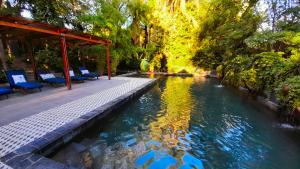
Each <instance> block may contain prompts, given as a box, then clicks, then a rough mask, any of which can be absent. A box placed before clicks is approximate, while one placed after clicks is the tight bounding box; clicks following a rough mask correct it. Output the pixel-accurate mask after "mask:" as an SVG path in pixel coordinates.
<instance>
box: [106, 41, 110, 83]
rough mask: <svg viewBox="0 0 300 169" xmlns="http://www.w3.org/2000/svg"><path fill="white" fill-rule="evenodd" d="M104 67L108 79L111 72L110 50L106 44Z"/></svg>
mask: <svg viewBox="0 0 300 169" xmlns="http://www.w3.org/2000/svg"><path fill="white" fill-rule="evenodd" d="M106 68H107V76H108V80H110V78H111V74H110V51H109V45H107V46H106Z"/></svg>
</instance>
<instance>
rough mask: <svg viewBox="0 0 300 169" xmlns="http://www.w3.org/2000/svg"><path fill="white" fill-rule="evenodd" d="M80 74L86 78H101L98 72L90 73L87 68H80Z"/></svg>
mask: <svg viewBox="0 0 300 169" xmlns="http://www.w3.org/2000/svg"><path fill="white" fill-rule="evenodd" d="M79 72H80V73H81V76H83V77H86V78H97V79H98V77H99V74H98V73H96V72H89V70H87V69H86V68H85V67H79Z"/></svg>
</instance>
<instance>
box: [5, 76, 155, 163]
mask: <svg viewBox="0 0 300 169" xmlns="http://www.w3.org/2000/svg"><path fill="white" fill-rule="evenodd" d="M102 81H107V82H108V83H107V84H109V83H111V84H112V85H111V87H109V85H108V86H106V88H105V87H104V88H105V89H102V90H95V89H94V88H93V87H95V85H91V88H89V87H86V88H84V90H82V91H80V89H78V91H80V92H79V93H82V96H80V95H78V94H76V93H77V92H76V88H74V89H73V90H72V91H67V92H66V93H68V92H70V93H73V94H66V97H68V98H69V99H64V98H63V96H61V95H60V94H59V93H52V95H53V97H51V96H48V97H50V98H52V99H53V98H54V99H53V100H52V101H53V102H54V103H56V102H61V103H62V104H60V105H58V106H53V105H55V104H50V106H49V105H48V106H44V108H40V109H39V110H42V111H41V112H39V113H36V114H33V115H30V116H28V117H25V118H23V119H21V120H17V121H14V122H12V123H9V124H7V125H3V126H1V127H0V157H3V156H5V155H7V154H9V153H11V152H13V151H15V150H17V149H18V148H20V147H22V146H24V145H27V144H28V143H30V142H32V141H34V140H36V139H39V138H41V137H43V136H45V135H46V134H47V133H50V132H52V131H54V130H56V129H58V128H60V127H61V126H63V125H65V124H67V123H70V122H72V121H73V120H75V119H78V118H79V117H82V116H84V115H85V114H87V113H89V112H91V111H93V110H95V109H97V108H99V107H101V106H102V105H105V104H106V103H108V102H111V101H113V100H115V99H117V98H119V97H121V96H123V95H126V94H128V93H130V92H131V91H134V90H135V89H137V88H139V87H141V86H144V85H145V84H147V83H151V82H153V81H154V79H148V78H128V77H114V78H113V80H111V81H108V80H103V79H102ZM118 82H120V83H118ZM89 83H91V84H92V83H99V84H100V83H101V80H99V81H96V82H87V83H85V85H86V86H88V85H89ZM113 84H114V85H113ZM80 85H83V84H79V86H80ZM97 86H98V87H99V85H97ZM100 87H101V86H100ZM41 93H42V92H41ZM56 95H57V96H56ZM24 97H25V96H24ZM28 97H31V96H28ZM57 97H58V98H57ZM37 99H38V98H37ZM60 100H61V101H60ZM48 101H49V100H48ZM16 104H19V103H16ZM20 104H22V103H20ZM12 106H13V105H12ZM45 107H46V108H45ZM50 107H52V108H50ZM48 108H49V109H48ZM24 109H27V111H28V110H30V109H32V110H33V109H34V107H33V108H31V107H24ZM2 110H3V109H2V108H1V111H2ZM7 110H14V109H10V108H7ZM1 113H3V112H1ZM1 113H0V115H1ZM4 113H5V112H4ZM1 116H2V115H1ZM2 166H4V165H3V163H0V169H2V168H3V169H4V168H5V166H4V167H2Z"/></svg>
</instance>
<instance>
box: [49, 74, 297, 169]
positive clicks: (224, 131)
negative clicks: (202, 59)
mask: <svg viewBox="0 0 300 169" xmlns="http://www.w3.org/2000/svg"><path fill="white" fill-rule="evenodd" d="M113 114H114V115H113V116H111V117H109V118H106V119H104V120H101V121H99V123H98V124H97V125H95V126H93V127H92V128H91V129H90V130H88V131H86V132H85V133H84V134H82V135H81V136H80V137H78V138H76V139H75V140H74V141H73V142H72V143H70V144H68V145H67V146H65V147H64V148H62V149H61V150H60V151H58V152H57V153H55V154H54V155H53V156H52V157H51V158H52V159H54V160H56V161H59V162H63V163H65V164H67V165H69V166H73V167H78V168H84V167H85V168H89V167H93V168H99V169H100V168H153V169H157V168H206V169H210V168H217V169H236V168H247V169H248V168H249V169H250V168H251V169H253V168H264V169H277V168H278V169H282V168H289V169H294V168H295V169H296V168H300V138H299V136H300V133H299V132H298V131H297V130H292V129H282V128H279V127H278V125H277V122H276V118H274V117H273V114H274V113H272V112H269V111H268V110H266V109H264V108H263V107H261V106H260V105H258V103H256V102H255V101H253V100H251V99H249V98H248V97H245V96H243V95H240V94H239V93H238V92H236V91H235V90H232V89H230V88H228V87H223V88H220V87H217V82H216V81H215V80H213V79H205V78H193V77H186V78H184V77H168V78H163V79H161V80H160V81H159V83H158V84H157V85H156V86H155V87H153V88H152V89H151V90H149V91H148V92H147V93H145V94H144V95H142V96H141V97H140V98H138V99H136V100H135V101H133V102H132V103H130V104H129V105H128V106H127V107H125V108H124V109H123V110H122V111H119V112H113Z"/></svg>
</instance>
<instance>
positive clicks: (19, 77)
mask: <svg viewBox="0 0 300 169" xmlns="http://www.w3.org/2000/svg"><path fill="white" fill-rule="evenodd" d="M5 75H6V77H7V80H8V82H9V84H10V87H11V88H16V89H24V90H28V89H39V90H40V91H41V88H42V87H43V85H42V84H40V83H38V82H28V80H27V77H26V73H25V71H24V70H9V71H5Z"/></svg>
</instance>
